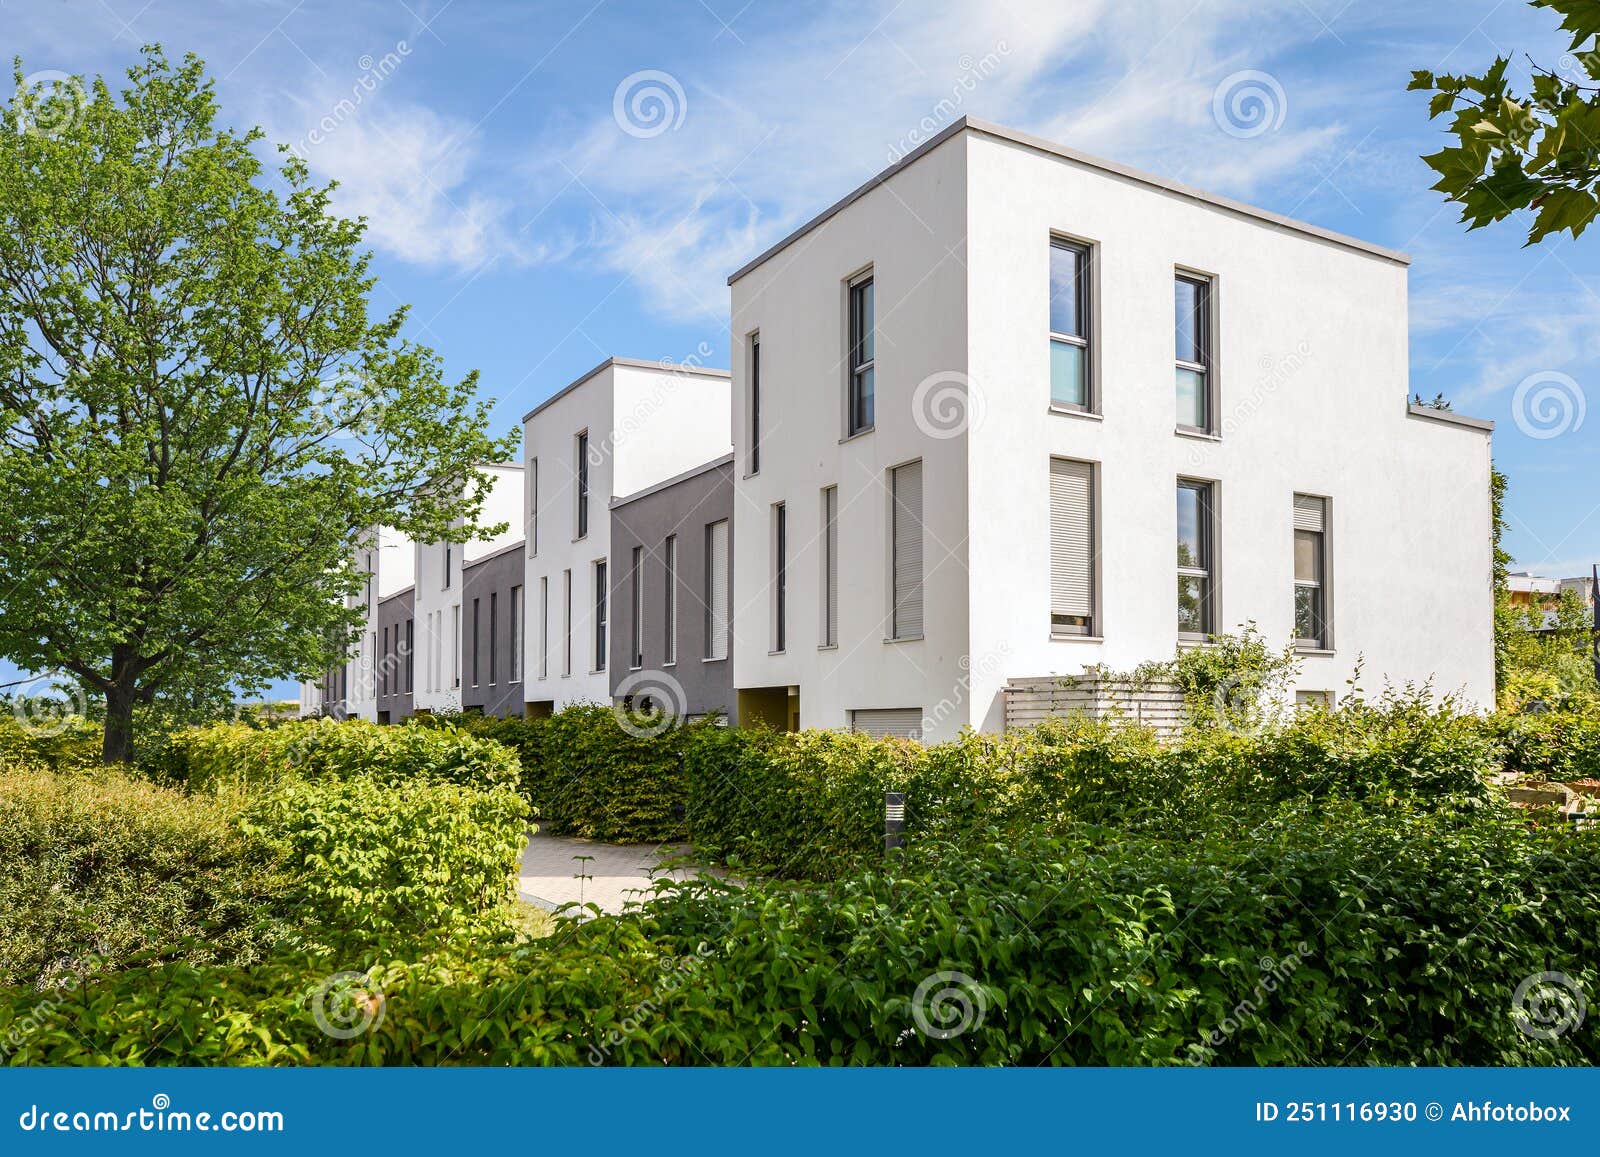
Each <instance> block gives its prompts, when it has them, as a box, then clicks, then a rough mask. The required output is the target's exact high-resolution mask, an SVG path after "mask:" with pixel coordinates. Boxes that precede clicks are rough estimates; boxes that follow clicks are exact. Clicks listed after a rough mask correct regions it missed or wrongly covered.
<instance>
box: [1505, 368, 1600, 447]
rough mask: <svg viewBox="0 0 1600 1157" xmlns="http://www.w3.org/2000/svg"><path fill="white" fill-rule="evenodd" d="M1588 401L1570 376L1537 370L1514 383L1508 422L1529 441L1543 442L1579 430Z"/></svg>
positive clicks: (1587, 407) (1586, 411) (1554, 371)
mask: <svg viewBox="0 0 1600 1157" xmlns="http://www.w3.org/2000/svg"><path fill="white" fill-rule="evenodd" d="M1588 412H1589V399H1588V396H1587V395H1586V394H1585V393H1584V391H1583V387H1582V386H1580V385H1579V384H1578V383H1577V381H1576V379H1574V378H1573V377H1572V375H1571V374H1564V373H1562V372H1561V371H1559V370H1540V371H1539V372H1538V373H1536V374H1529V375H1528V376H1527V377H1525V378H1523V379H1522V381H1520V382H1518V383H1517V388H1516V390H1515V391H1513V393H1512V395H1511V419H1512V421H1514V422H1515V423H1516V424H1517V429H1518V430H1521V431H1522V432H1523V433H1524V434H1526V435H1527V436H1528V437H1530V438H1534V439H1537V440H1539V441H1541V442H1542V441H1545V440H1546V439H1549V438H1559V437H1561V435H1563V434H1567V433H1575V432H1576V431H1578V430H1580V429H1582V428H1583V419H1584V415H1585V414H1587V413H1588Z"/></svg>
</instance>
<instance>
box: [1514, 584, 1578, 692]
mask: <svg viewBox="0 0 1600 1157" xmlns="http://www.w3.org/2000/svg"><path fill="white" fill-rule="evenodd" d="M1553 609H1554V613H1555V617H1554V619H1553V621H1552V623H1551V624H1550V625H1549V626H1548V627H1546V624H1545V614H1544V612H1545V608H1543V607H1541V606H1537V605H1533V606H1527V607H1511V606H1509V605H1507V607H1506V608H1505V611H1504V614H1503V617H1504V620H1505V625H1506V632H1505V638H1504V639H1503V640H1501V641H1500V649H1501V651H1502V653H1503V656H1504V659H1503V663H1502V668H1503V674H1502V678H1501V681H1500V684H1499V699H1500V706H1501V707H1502V708H1505V709H1507V710H1511V711H1517V710H1521V709H1522V708H1523V707H1525V706H1527V705H1528V703H1529V702H1530V701H1533V700H1537V701H1538V702H1539V703H1540V704H1541V705H1543V706H1546V707H1553V708H1560V709H1565V710H1578V711H1595V710H1597V709H1600V688H1597V686H1596V684H1595V675H1594V661H1593V658H1592V657H1591V655H1590V652H1589V647H1590V640H1591V639H1592V638H1593V633H1594V624H1593V618H1592V615H1591V613H1590V611H1589V609H1588V608H1587V607H1586V606H1584V604H1583V601H1582V600H1581V599H1580V598H1579V597H1578V593H1577V592H1576V591H1570V590H1569V591H1564V592H1563V593H1562V595H1561V598H1560V599H1559V600H1558V601H1557V602H1556V604H1555V607H1554V608H1553Z"/></svg>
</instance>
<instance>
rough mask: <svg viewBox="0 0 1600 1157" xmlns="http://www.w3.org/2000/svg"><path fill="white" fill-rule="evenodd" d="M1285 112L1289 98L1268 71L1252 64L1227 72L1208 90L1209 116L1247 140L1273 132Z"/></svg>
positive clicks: (1281, 122)
mask: <svg viewBox="0 0 1600 1157" xmlns="http://www.w3.org/2000/svg"><path fill="white" fill-rule="evenodd" d="M1288 115H1289V98H1288V96H1287V95H1286V94H1285V93H1284V91H1283V85H1281V84H1279V83H1278V78H1277V77H1275V76H1273V75H1272V74H1271V73H1270V72H1262V71H1261V70H1260V69H1256V68H1246V69H1241V70H1240V71H1238V72H1233V73H1229V74H1228V75H1227V76H1225V77H1223V78H1222V80H1221V81H1220V82H1219V83H1218V84H1217V87H1216V89H1215V90H1214V91H1213V92H1212V94H1211V118H1212V119H1213V120H1214V121H1216V122H1217V127H1218V128H1219V129H1221V130H1222V131H1223V132H1225V133H1227V134H1228V135H1229V136H1230V137H1236V138H1238V139H1239V140H1249V139H1250V138H1251V137H1259V136H1261V135H1262V134H1263V133H1270V132H1276V131H1277V130H1278V129H1280V128H1282V127H1283V120H1284V118H1285V117H1286V116H1288Z"/></svg>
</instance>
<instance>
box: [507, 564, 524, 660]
mask: <svg viewBox="0 0 1600 1157" xmlns="http://www.w3.org/2000/svg"><path fill="white" fill-rule="evenodd" d="M524 587H525V584H523V583H514V584H513V585H512V587H511V606H510V608H509V609H510V611H511V656H510V659H511V666H510V669H509V670H508V671H507V672H506V682H508V683H513V684H515V683H521V682H522V666H523V660H524V655H523V651H524V649H525V648H524V647H523V645H522V632H523V631H524V630H525V629H526V628H527V624H526V623H525V622H524V620H525V619H526V618H527V607H526V606H525V605H524V604H525V603H526V602H527V595H526V592H525V590H524Z"/></svg>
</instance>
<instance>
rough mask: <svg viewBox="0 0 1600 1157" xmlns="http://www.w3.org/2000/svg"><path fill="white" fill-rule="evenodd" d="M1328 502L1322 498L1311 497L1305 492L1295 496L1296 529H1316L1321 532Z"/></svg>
mask: <svg viewBox="0 0 1600 1157" xmlns="http://www.w3.org/2000/svg"><path fill="white" fill-rule="evenodd" d="M1326 507H1327V504H1326V503H1325V502H1324V501H1323V500H1322V499H1321V498H1310V497H1308V496H1306V495H1304V494H1296V495H1295V496H1294V528H1295V529H1296V530H1315V531H1318V532H1319V533H1320V532H1321V531H1322V529H1323V520H1324V517H1325V511H1326Z"/></svg>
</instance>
